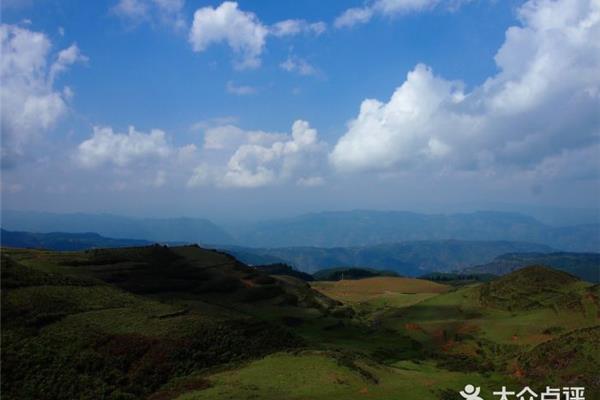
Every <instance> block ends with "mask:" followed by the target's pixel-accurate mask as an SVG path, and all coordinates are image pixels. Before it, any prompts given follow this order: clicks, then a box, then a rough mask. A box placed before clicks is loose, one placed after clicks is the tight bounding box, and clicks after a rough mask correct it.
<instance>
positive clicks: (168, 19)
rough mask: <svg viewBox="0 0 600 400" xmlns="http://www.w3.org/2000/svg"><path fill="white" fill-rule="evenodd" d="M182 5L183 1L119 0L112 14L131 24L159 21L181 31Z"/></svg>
mask: <svg viewBox="0 0 600 400" xmlns="http://www.w3.org/2000/svg"><path fill="white" fill-rule="evenodd" d="M184 5H185V1H184V0H119V1H118V3H117V4H116V5H115V6H114V7H113V8H112V12H113V13H114V14H116V15H117V16H119V17H121V18H124V19H126V20H128V21H131V22H133V23H140V22H143V21H150V22H154V21H159V22H162V23H166V24H168V25H171V26H173V27H174V28H175V29H183V28H185V26H186V23H185V18H184V16H183V7H184Z"/></svg>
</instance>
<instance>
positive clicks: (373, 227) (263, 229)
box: [2, 210, 600, 252]
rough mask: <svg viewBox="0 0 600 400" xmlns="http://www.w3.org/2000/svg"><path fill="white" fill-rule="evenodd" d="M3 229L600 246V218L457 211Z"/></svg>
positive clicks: (41, 219)
mask: <svg viewBox="0 0 600 400" xmlns="http://www.w3.org/2000/svg"><path fill="white" fill-rule="evenodd" d="M2 228H4V229H7V230H13V231H29V232H42V233H48V232H70V233H81V232H94V233H98V234H100V235H103V236H107V237H112V238H127V239H142V240H148V241H154V242H179V243H200V244H204V245H237V246H244V247H259V248H275V247H356V246H371V245H380V244H388V243H397V242H405V241H427V240H432V241H436V240H449V239H456V240H466V241H473V240H478V241H481V240H485V241H512V242H529V243H538V244H542V245H546V246H550V247H552V248H554V249H557V250H562V251H577V252H580V251H598V250H599V249H600V224H599V223H597V222H594V223H590V224H585V225H574V226H551V225H547V224H544V223H542V222H540V221H539V220H537V219H535V218H532V217H530V216H526V215H523V214H517V213H507V212H494V211H479V212H473V213H459V214H420V213H413V212H405V211H372V210H356V211H344V212H321V213H313V214H304V215H301V216H298V217H294V218H284V219H277V220H271V221H262V222H256V223H246V224H241V225H236V226H235V227H229V228H228V229H225V228H223V227H220V226H218V225H217V224H215V223H213V222H211V221H209V220H207V219H203V218H131V217H123V216H116V215H111V214H81V213H80V214H54V213H44V212H28V211H10V210H2ZM532 251H534V250H532Z"/></svg>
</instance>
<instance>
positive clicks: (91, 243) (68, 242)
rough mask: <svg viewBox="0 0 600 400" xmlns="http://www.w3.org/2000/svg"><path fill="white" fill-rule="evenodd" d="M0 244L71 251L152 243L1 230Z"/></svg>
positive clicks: (88, 234) (91, 234)
mask: <svg viewBox="0 0 600 400" xmlns="http://www.w3.org/2000/svg"><path fill="white" fill-rule="evenodd" d="M0 244H1V245H2V246H5V247H15V248H28V249H48V250H59V251H73V250H86V249H93V248H109V247H111V248H113V247H133V246H147V245H149V244H152V242H149V241H147V240H136V239H113V238H107V237H104V236H100V235H98V234H97V233H63V232H52V233H31V232H13V231H7V230H5V229H2V230H1V235H0Z"/></svg>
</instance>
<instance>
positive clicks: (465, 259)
mask: <svg viewBox="0 0 600 400" xmlns="http://www.w3.org/2000/svg"><path fill="white" fill-rule="evenodd" d="M225 251H228V252H229V251H231V253H232V254H234V255H235V256H236V257H238V258H239V259H240V260H241V261H243V262H247V263H250V264H258V263H264V262H262V261H265V260H284V262H286V263H287V264H290V265H292V266H293V267H295V268H297V269H300V270H302V271H305V272H309V273H313V272H316V271H319V270H322V269H329V268H340V267H346V268H375V269H380V270H392V271H394V272H396V273H398V274H400V275H405V276H420V275H423V274H424V273H427V272H431V271H452V270H457V269H462V268H466V267H470V266H473V265H477V264H482V263H485V262H489V261H491V260H493V259H494V258H495V257H497V256H499V255H501V254H505V253H509V252H523V251H536V252H546V251H548V252H549V251H551V249H550V248H549V247H547V246H542V245H538V244H532V243H522V242H505V241H493V242H485V241H463V240H434V241H410V242H401V243H390V244H379V245H372V246H357V247H334V248H320V247H282V248H268V249H251V248H243V249H241V248H239V247H238V248H233V249H231V250H230V248H228V247H226V248H225ZM256 261H261V262H256ZM273 262H279V261H270V262H269V263H273Z"/></svg>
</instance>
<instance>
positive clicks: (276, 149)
mask: <svg viewBox="0 0 600 400" xmlns="http://www.w3.org/2000/svg"><path fill="white" fill-rule="evenodd" d="M207 137H208V141H206V140H205V147H206V148H212V149H224V148H231V147H232V146H233V145H234V144H238V143H240V141H242V143H241V144H239V146H238V147H237V149H236V150H235V151H234V153H233V154H232V155H231V156H230V157H229V160H228V161H227V164H226V166H224V167H222V168H219V167H211V166H208V165H206V164H202V165H200V166H199V167H198V168H196V170H195V171H194V173H193V175H192V176H191V178H190V179H189V181H188V186H190V187H193V186H199V185H206V184H215V185H217V186H222V187H246V188H254V187H261V186H267V185H273V184H280V183H284V182H289V181H293V182H296V183H297V184H299V185H304V186H310V185H312V186H315V185H318V184H319V182H320V180H319V178H320V177H319V176H318V175H316V173H318V172H319V171H320V168H321V164H322V161H323V159H324V155H325V144H324V143H323V142H321V141H319V140H318V134H317V131H316V130H314V129H312V128H311V127H310V125H309V124H308V122H306V121H301V120H298V121H296V122H294V124H293V125H292V132H291V135H282V134H276V133H266V132H262V131H254V132H248V131H243V130H241V129H239V128H237V127H222V129H219V130H218V131H217V130H215V131H213V132H212V133H209V135H207ZM224 138H227V140H225V139H224ZM229 140H231V141H229ZM321 179H322V178H321Z"/></svg>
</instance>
